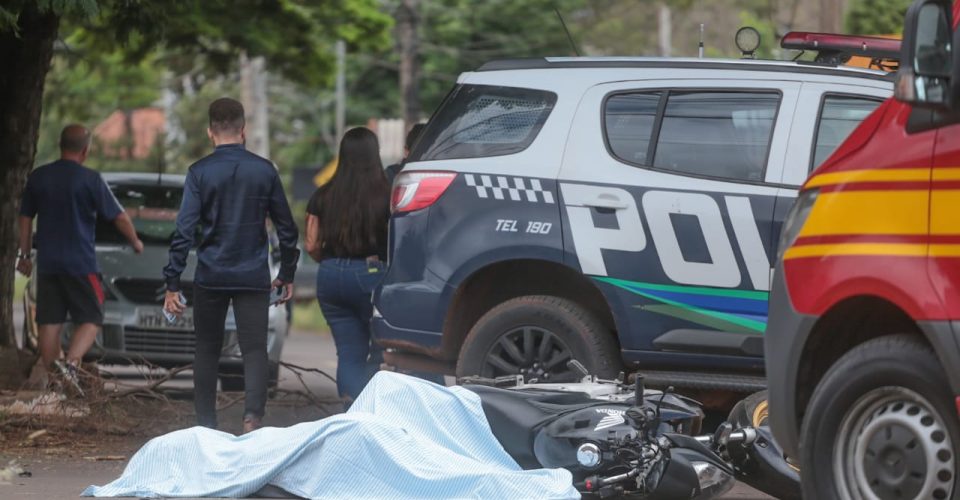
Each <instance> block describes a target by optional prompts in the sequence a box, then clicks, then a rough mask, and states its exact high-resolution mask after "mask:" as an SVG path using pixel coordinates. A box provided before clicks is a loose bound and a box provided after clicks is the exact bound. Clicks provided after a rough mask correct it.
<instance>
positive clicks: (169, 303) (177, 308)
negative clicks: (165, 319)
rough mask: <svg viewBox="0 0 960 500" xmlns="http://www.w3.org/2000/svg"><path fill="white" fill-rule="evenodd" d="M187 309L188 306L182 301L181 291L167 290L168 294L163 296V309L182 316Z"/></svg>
mask: <svg viewBox="0 0 960 500" xmlns="http://www.w3.org/2000/svg"><path fill="white" fill-rule="evenodd" d="M186 309H187V306H185V305H183V304H181V303H180V292H171V291H170V290H167V294H166V295H164V297H163V310H164V311H167V312H168V313H170V314H176V315H177V316H180V315H182V314H183V311H185V310H186Z"/></svg>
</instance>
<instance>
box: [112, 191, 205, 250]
mask: <svg viewBox="0 0 960 500" xmlns="http://www.w3.org/2000/svg"><path fill="white" fill-rule="evenodd" d="M110 190H111V191H113V195H114V196H116V198H117V201H119V202H120V205H121V206H122V207H123V210H124V211H125V212H126V213H127V215H129V216H130V220H132V221H133V226H134V228H136V230H137V234H138V235H139V236H140V239H141V240H143V242H144V243H163V244H168V243H169V242H170V239H171V238H172V237H173V232H174V230H176V227H177V213H178V212H179V211H180V201H181V199H182V198H183V188H182V187H180V186H162V185H161V186H150V185H142V184H114V185H111V186H110ZM97 241H99V242H102V243H123V242H125V241H126V239H125V238H124V237H123V236H122V235H121V234H120V233H119V232H118V231H117V230H116V228H115V227H114V226H113V224H112V223H110V222H107V221H100V223H99V224H98V225H97ZM197 241H199V239H197ZM195 243H196V242H195Z"/></svg>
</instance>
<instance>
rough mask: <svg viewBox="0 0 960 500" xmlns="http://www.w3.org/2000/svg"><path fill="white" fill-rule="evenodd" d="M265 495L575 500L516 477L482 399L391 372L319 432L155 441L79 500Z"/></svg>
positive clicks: (550, 483) (198, 433) (548, 484)
mask: <svg viewBox="0 0 960 500" xmlns="http://www.w3.org/2000/svg"><path fill="white" fill-rule="evenodd" d="M268 484H272V485H274V486H278V487H280V488H283V489H284V490H287V491H289V492H290V493H293V494H296V495H299V496H302V497H306V498H316V499H326V498H330V499H334V498H335V499H342V498H378V499H379V498H417V499H426V498H492V499H506V498H510V499H514V498H523V499H528V498H529V499H560V498H564V499H565V498H579V494H578V493H577V490H576V489H575V488H574V487H573V484H572V478H571V475H570V473H569V472H568V471H566V470H564V469H540V470H532V471H524V470H522V469H521V468H520V466H518V465H517V463H516V462H515V461H514V460H513V459H512V458H511V457H510V456H509V455H508V454H507V453H506V451H504V449H503V447H502V446H500V443H499V442H498V441H497V439H496V438H495V437H494V435H493V433H492V432H491V430H490V426H489V424H488V423H487V420H486V417H485V416H484V414H483V409H482V408H481V406H480V398H479V397H478V396H477V395H476V394H474V393H473V392H470V391H468V390H466V389H463V388H460V387H450V388H447V387H442V386H439V385H436V384H432V383H430V382H426V381H423V380H420V379H417V378H413V377H408V376H405V375H399V374H396V373H390V372H380V373H378V374H377V375H376V376H375V377H374V378H373V380H372V381H371V382H370V384H368V386H367V388H366V389H365V390H364V391H363V393H361V394H360V396H359V397H358V398H357V400H356V401H355V402H354V404H353V406H351V408H350V410H349V411H348V412H347V413H344V414H341V415H335V416H332V417H328V418H325V419H323V420H319V421H316V422H306V423H302V424H298V425H294V426H292V427H285V428H277V427H265V428H263V429H260V430H258V431H256V432H252V433H249V434H246V435H243V436H233V435H232V434H228V433H224V432H219V431H215V430H210V429H206V428H202V427H193V428H190V429H185V430H181V431H176V432H172V433H170V434H166V435H164V436H160V437H157V438H155V439H153V440H151V441H149V442H148V443H147V444H146V445H144V446H143V448H141V449H140V450H139V451H138V452H137V453H136V454H135V455H134V456H133V457H132V458H131V459H130V463H129V464H128V465H127V467H126V469H125V470H124V471H123V475H122V476H121V477H120V478H119V479H117V480H115V481H113V482H112V483H110V484H108V485H106V486H91V487H89V488H87V489H86V490H85V491H84V492H83V494H82V495H83V496H98V497H119V496H133V497H154V498H155V497H228V498H242V497H246V496H249V495H252V494H253V493H255V492H257V491H259V490H260V489H261V488H263V487H264V486H266V485H268Z"/></svg>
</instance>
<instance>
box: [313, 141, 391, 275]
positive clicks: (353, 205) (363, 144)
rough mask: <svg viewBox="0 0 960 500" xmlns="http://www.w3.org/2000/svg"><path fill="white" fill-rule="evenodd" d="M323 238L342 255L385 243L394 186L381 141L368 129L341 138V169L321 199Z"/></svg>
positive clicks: (326, 187)
mask: <svg viewBox="0 0 960 500" xmlns="http://www.w3.org/2000/svg"><path fill="white" fill-rule="evenodd" d="M318 208H319V209H320V210H319V212H320V232H321V234H320V241H321V243H322V244H323V245H324V246H325V247H326V248H328V249H329V250H331V251H332V253H333V254H334V255H336V256H338V257H359V256H363V255H364V253H365V252H368V251H369V250H370V249H372V248H377V246H378V245H379V244H381V243H382V241H381V240H382V239H383V238H384V235H385V233H386V227H387V219H388V218H389V217H390V186H389V185H388V184H387V179H386V177H385V176H384V173H383V164H382V163H381V162H380V144H379V142H378V141H377V136H376V135H375V134H374V133H373V132H371V131H370V129H368V128H364V127H357V128H354V129H350V130H349V131H347V133H346V134H344V135H343V140H341V141H340V155H339V157H338V165H337V171H336V173H335V174H334V175H333V178H332V179H330V183H329V184H328V185H326V186H324V189H323V195H322V197H321V199H320V206H319V207H318Z"/></svg>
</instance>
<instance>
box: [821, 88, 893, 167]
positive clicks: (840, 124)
mask: <svg viewBox="0 0 960 500" xmlns="http://www.w3.org/2000/svg"><path fill="white" fill-rule="evenodd" d="M881 102H882V101H880V100H878V99H868V98H863V97H854V96H845V95H829V94H828V95H826V96H824V98H823V105H821V106H820V118H819V119H818V120H817V135H816V139H815V142H814V143H813V154H812V155H811V158H810V170H811V171H812V170H813V169H815V168H817V167H819V166H820V164H821V163H823V162H824V160H826V159H827V158H829V157H830V155H831V154H833V152H834V151H835V150H836V149H837V147H839V146H840V144H841V143H842V142H843V141H844V140H846V138H847V136H849V135H850V133H851V132H853V129H855V128H857V125H860V122H862V121H863V119H864V118H866V117H867V115H869V114H870V113H873V110H875V109H877V106H879V105H880V103H881Z"/></svg>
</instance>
